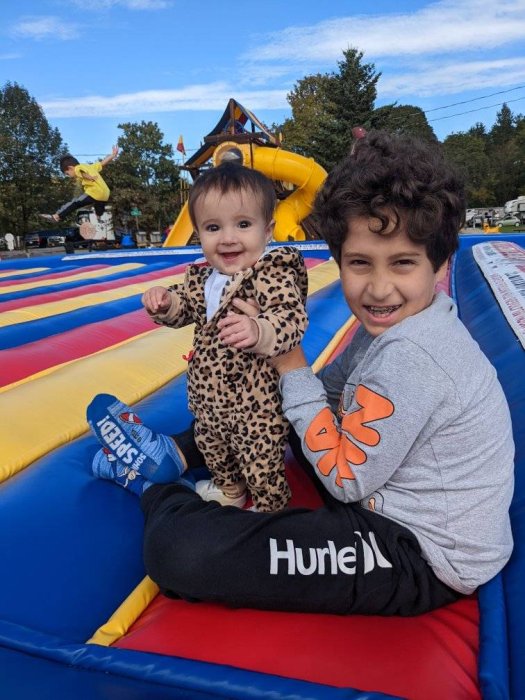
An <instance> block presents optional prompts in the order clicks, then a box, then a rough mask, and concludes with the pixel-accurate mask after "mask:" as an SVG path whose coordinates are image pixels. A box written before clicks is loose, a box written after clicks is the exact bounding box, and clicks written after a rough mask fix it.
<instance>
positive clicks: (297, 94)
mask: <svg viewBox="0 0 525 700" xmlns="http://www.w3.org/2000/svg"><path fill="white" fill-rule="evenodd" d="M329 82H330V76H328V75H321V74H320V73H317V74H316V75H310V76H307V77H306V78H303V79H302V80H300V81H299V82H298V83H297V84H296V85H295V86H294V89H293V90H292V92H291V93H289V95H288V96H287V100H288V102H289V104H290V106H291V108H292V118H291V119H287V120H286V121H285V122H284V123H283V124H282V125H281V126H276V127H274V130H275V131H276V132H277V131H282V133H283V135H284V139H285V145H286V147H287V148H289V149H291V150H293V151H295V152H296V153H299V154H300V155H303V156H309V157H312V158H314V160H316V161H317V162H319V163H321V164H322V163H323V158H324V153H323V150H322V145H321V144H320V143H319V141H318V134H319V132H320V130H321V126H322V125H323V124H324V123H325V122H327V121H328V119H329V116H328V112H327V110H326V105H327V102H328V85H329Z"/></svg>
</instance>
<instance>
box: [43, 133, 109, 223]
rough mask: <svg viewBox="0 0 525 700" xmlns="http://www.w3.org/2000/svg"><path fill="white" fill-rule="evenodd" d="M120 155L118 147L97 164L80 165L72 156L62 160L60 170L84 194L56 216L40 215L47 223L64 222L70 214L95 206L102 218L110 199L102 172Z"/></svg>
mask: <svg viewBox="0 0 525 700" xmlns="http://www.w3.org/2000/svg"><path fill="white" fill-rule="evenodd" d="M117 155H118V146H113V148H112V149H111V153H110V154H109V156H106V157H105V158H104V160H99V161H97V162H96V163H79V162H78V160H77V159H76V158H74V157H73V156H71V155H67V156H63V158H61V159H60V170H61V171H62V172H63V173H64V175H67V177H74V178H76V180H77V182H79V183H80V185H81V186H82V189H83V193H82V194H81V195H79V196H78V197H75V199H72V200H71V201H69V202H66V203H65V204H63V205H62V206H61V207H60V208H59V209H57V211H56V212H55V213H54V214H40V216H41V217H42V218H43V219H46V221H56V222H58V221H62V220H63V219H64V218H65V217H66V216H67V215H68V214H70V213H71V212H72V211H75V210H76V209H80V208H81V207H87V206H91V205H92V206H93V207H94V208H95V214H96V215H97V216H98V217H100V216H102V214H103V213H104V210H105V208H106V202H107V201H108V199H109V187H108V186H107V184H106V183H105V181H104V179H103V178H102V176H101V174H100V171H101V170H102V168H103V167H104V166H106V165H107V164H108V163H110V162H111V161H112V160H114V159H115V158H116V157H117Z"/></svg>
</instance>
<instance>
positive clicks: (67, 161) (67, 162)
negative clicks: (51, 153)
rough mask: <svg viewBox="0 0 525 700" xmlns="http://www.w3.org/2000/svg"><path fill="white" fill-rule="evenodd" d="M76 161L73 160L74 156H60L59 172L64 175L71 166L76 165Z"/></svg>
mask: <svg viewBox="0 0 525 700" xmlns="http://www.w3.org/2000/svg"><path fill="white" fill-rule="evenodd" d="M78 164H79V163H78V160H77V159H76V158H75V156H70V155H69V153H68V154H67V155H65V156H62V158H61V159H60V170H61V171H62V172H63V173H65V172H66V170H67V169H68V168H70V167H71V166H72V165H78Z"/></svg>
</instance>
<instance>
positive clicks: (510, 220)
mask: <svg viewBox="0 0 525 700" xmlns="http://www.w3.org/2000/svg"><path fill="white" fill-rule="evenodd" d="M519 225H520V220H519V219H518V217H517V216H506V217H504V218H503V219H498V220H497V221H496V226H516V227H517V226H519Z"/></svg>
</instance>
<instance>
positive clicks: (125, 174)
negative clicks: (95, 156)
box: [107, 121, 181, 231]
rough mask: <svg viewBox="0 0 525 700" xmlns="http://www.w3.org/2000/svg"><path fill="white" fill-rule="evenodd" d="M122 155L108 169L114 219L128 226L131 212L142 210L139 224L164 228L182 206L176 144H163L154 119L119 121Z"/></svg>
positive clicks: (152, 228)
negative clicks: (175, 157)
mask: <svg viewBox="0 0 525 700" xmlns="http://www.w3.org/2000/svg"><path fill="white" fill-rule="evenodd" d="M118 127H119V129H122V131H123V135H122V136H120V137H119V139H118V145H119V148H120V149H121V154H120V156H119V157H118V159H117V160H116V161H115V162H114V163H113V164H112V166H111V168H110V169H108V176H107V178H108V184H109V185H110V187H111V190H112V198H111V199H112V205H113V216H114V219H115V222H117V223H118V222H119V221H120V222H121V223H122V224H124V225H127V222H128V220H129V218H130V212H131V210H132V209H133V208H135V207H137V208H138V209H139V210H140V211H141V218H140V227H141V229H144V230H145V231H153V230H158V231H160V230H162V229H163V228H165V227H166V226H167V225H168V224H170V223H173V221H174V220H175V218H176V215H177V213H178V211H179V210H180V207H181V201H180V180H179V174H180V171H179V168H178V167H177V165H176V164H175V162H174V161H173V147H172V146H171V145H170V144H165V143H163V139H164V134H163V133H162V132H161V131H160V129H159V127H158V124H156V123H155V122H145V121H142V122H140V123H129V122H127V123H125V124H119V125H118Z"/></svg>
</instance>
